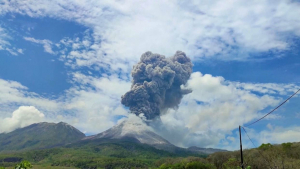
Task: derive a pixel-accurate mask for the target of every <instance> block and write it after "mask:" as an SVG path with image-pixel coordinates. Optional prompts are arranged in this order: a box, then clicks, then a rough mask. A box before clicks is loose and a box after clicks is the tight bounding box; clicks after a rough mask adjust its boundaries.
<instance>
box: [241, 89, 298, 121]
mask: <svg viewBox="0 0 300 169" xmlns="http://www.w3.org/2000/svg"><path fill="white" fill-rule="evenodd" d="M299 91H300V89H299V90H297V91H296V92H295V93H294V94H293V95H291V96H290V97H289V98H287V99H286V100H285V101H284V102H282V103H281V104H280V105H279V106H277V107H276V108H275V109H273V110H272V111H270V112H269V113H267V114H266V115H264V116H263V117H261V118H260V119H258V120H256V121H254V122H252V123H250V124H248V125H245V127H248V126H251V125H252V124H255V123H257V122H259V121H260V120H262V119H263V118H265V117H267V116H268V115H269V114H271V113H273V112H274V111H275V110H277V109H278V108H279V107H281V106H282V105H284V104H285V103H286V102H287V101H288V100H290V99H291V98H292V97H294V96H295V95H296V94H297V93H298V92H299Z"/></svg>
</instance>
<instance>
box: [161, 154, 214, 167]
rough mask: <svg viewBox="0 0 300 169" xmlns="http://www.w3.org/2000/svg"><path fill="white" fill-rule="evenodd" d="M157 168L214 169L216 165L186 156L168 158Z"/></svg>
mask: <svg viewBox="0 0 300 169" xmlns="http://www.w3.org/2000/svg"><path fill="white" fill-rule="evenodd" d="M159 169H216V167H215V166H214V165H212V164H210V163H208V161H207V160H205V159H202V158H195V157H188V158H184V159H168V160H167V161H165V162H164V163H163V164H161V165H160V167H159Z"/></svg>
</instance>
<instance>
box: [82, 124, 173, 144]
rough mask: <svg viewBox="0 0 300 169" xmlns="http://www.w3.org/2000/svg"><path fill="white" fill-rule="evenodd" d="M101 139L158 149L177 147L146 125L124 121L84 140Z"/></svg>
mask: <svg viewBox="0 0 300 169" xmlns="http://www.w3.org/2000/svg"><path fill="white" fill-rule="evenodd" d="M99 138H105V139H126V140H131V141H133V142H139V143H143V144H148V145H151V146H153V147H155V148H158V149H166V148H169V147H175V146H174V145H172V144H171V143H169V142H168V141H167V140H165V139H164V138H162V137H161V136H159V135H157V134H156V133H154V132H153V131H152V129H151V128H150V127H149V126H147V125H146V124H144V123H139V122H132V121H123V122H122V123H120V124H118V125H116V126H114V127H112V128H110V129H108V130H106V131H104V132H102V133H100V134H97V135H93V136H89V137H86V138H84V140H93V139H99Z"/></svg>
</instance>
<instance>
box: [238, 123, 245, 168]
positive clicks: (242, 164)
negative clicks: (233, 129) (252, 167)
mask: <svg viewBox="0 0 300 169" xmlns="http://www.w3.org/2000/svg"><path fill="white" fill-rule="evenodd" d="M239 131H240V151H241V167H242V169H244V160H243V147H242V133H241V126H239Z"/></svg>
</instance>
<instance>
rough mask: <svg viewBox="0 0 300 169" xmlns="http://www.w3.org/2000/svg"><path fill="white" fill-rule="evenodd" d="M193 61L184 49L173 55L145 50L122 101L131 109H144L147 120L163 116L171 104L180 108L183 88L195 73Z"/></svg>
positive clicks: (186, 91)
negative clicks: (167, 56) (193, 72)
mask: <svg viewBox="0 0 300 169" xmlns="http://www.w3.org/2000/svg"><path fill="white" fill-rule="evenodd" d="M192 67H193V64H192V62H191V59H190V58H188V57H187V56H186V54H185V53H184V52H181V51H177V52H176V54H175V55H174V56H172V57H169V58H166V57H165V56H163V55H159V54H153V53H151V52H146V53H144V54H143V55H142V56H141V59H140V61H139V63H138V64H137V65H135V66H134V67H133V70H132V72H131V75H132V77H133V81H132V86H131V90H130V91H128V92H127V93H125V95H123V96H122V100H121V102H122V104H123V105H125V106H127V107H129V108H130V111H131V113H135V114H136V115H140V114H141V113H143V114H144V115H145V117H146V118H147V119H148V120H152V119H154V118H155V117H158V116H160V114H161V112H163V111H164V110H167V109H168V108H178V105H179V103H180V101H181V99H182V97H183V96H184V95H185V94H188V93H190V92H192V91H191V90H188V89H181V87H180V86H181V85H185V84H186V82H187V80H188V79H189V78H190V75H191V73H192Z"/></svg>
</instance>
